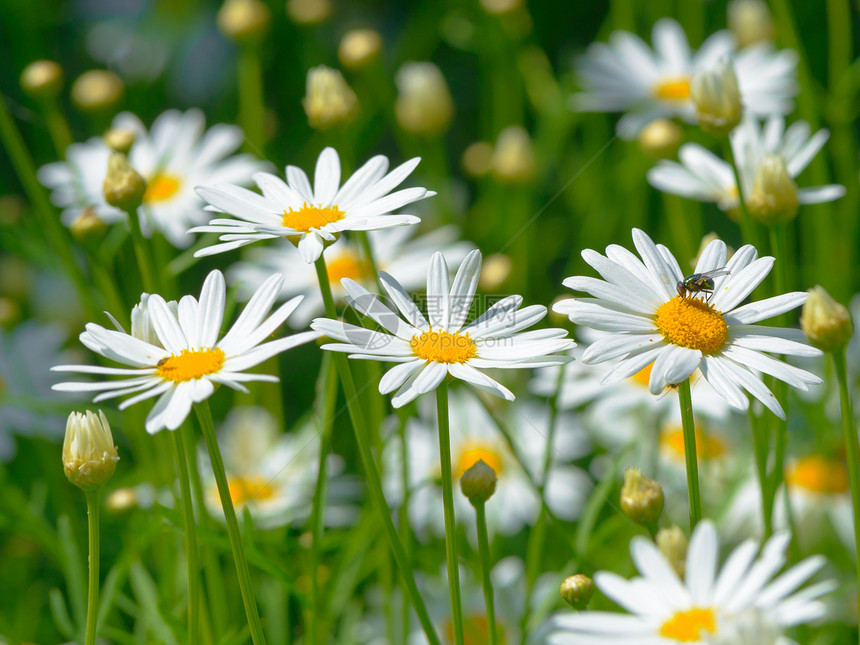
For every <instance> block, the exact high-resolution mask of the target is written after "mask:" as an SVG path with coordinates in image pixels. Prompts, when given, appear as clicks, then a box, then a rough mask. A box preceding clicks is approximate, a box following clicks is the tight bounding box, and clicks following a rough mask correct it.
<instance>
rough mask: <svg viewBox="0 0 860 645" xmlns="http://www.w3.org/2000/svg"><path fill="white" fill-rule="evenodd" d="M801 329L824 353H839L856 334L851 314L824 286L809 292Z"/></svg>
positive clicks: (804, 305)
mask: <svg viewBox="0 0 860 645" xmlns="http://www.w3.org/2000/svg"><path fill="white" fill-rule="evenodd" d="M800 328H801V329H802V330H803V333H804V334H806V337H807V338H808V339H809V342H810V343H812V344H813V345H814V346H815V347H817V348H818V349H820V350H821V351H823V352H839V351H841V350H842V348H843V347H845V345H847V344H848V341H849V340H851V336H852V334H853V333H854V325H853V324H852V322H851V314H850V313H849V312H848V309H846V308H845V306H844V305H842V304H840V303H838V302H836V301H835V300H834V299H833V298H831V297H830V294H829V293H827V291H825V289H824V287H822V286H820V285H819V286H815V287H813V288H812V289H810V290H809V297H808V298H807V299H806V302H805V303H803V311H802V313H801V314H800Z"/></svg>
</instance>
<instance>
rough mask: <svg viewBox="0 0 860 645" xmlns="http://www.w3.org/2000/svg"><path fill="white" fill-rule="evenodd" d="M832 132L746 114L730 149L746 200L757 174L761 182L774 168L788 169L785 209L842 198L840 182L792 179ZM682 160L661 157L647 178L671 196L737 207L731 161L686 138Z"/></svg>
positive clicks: (803, 123)
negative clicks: (809, 184) (805, 183)
mask: <svg viewBox="0 0 860 645" xmlns="http://www.w3.org/2000/svg"><path fill="white" fill-rule="evenodd" d="M829 137H830V133H829V132H828V131H827V130H819V131H818V132H816V133H815V134H812V135H811V131H810V128H809V124H808V123H807V122H806V121H797V122H795V123H793V124H792V125H790V126H789V127H788V128H786V127H785V120H784V119H783V118H782V117H781V116H779V115H772V116H770V117H769V118H768V119H767V121H766V122H765V123H764V125H763V126H762V125H761V124H760V123H759V121H758V119H757V118H755V117H751V116H747V117H746V118H745V119H744V120H743V122H742V123H741V125H740V126H739V127H737V128H735V130H734V131H733V132H732V134H731V135H730V141H731V146H732V154H733V155H734V157H735V159H736V160H737V163H738V171H739V174H740V177H741V189H742V190H743V194H744V197H746V198H747V201H748V205H750V206H753V205H754V204H749V201H750V199H751V198H752V197H753V195H754V194H755V187H756V177H757V176H760V180H759V183H760V184H761V183H762V182H763V181H764V180H765V179H766V172H767V169H768V167H770V168H771V170H770V173H771V174H773V173H774V172H775V171H779V172H780V173H781V172H782V171H783V170H784V172H785V175H786V176H787V180H786V179H785V177H784V178H783V182H782V190H780V191H779V195H778V196H779V197H780V199H779V200H778V201H781V202H783V204H784V206H783V207H784V208H791V207H792V206H793V207H794V208H795V209H796V207H797V206H798V205H800V204H818V203H821V202H830V201H833V200H835V199H839V198H840V197H842V196H843V195H844V194H845V187H844V186H840V185H835V184H831V185H827V186H817V187H814V188H798V187H797V186H796V185H795V184H794V179H795V178H796V177H797V176H798V175H800V173H801V172H803V171H804V169H805V168H806V167H807V166H808V165H809V163H810V162H811V161H812V160H813V159H814V158H815V155H816V154H818V152H819V151H820V150H821V148H822V147H824V144H825V143H827V139H828V138H829ZM678 159H679V162H675V161H668V160H662V161H660V162H658V164H657V165H656V166H654V168H652V169H651V170H649V171H648V181H649V182H650V183H651V185H652V186H654V187H655V188H657V189H659V190H662V191H664V192H667V193H671V194H673V195H680V196H681V197H688V198H690V199H695V200H698V201H702V202H715V203H716V204H717V206H718V207H719V208H720V209H721V210H724V211H729V212H732V211H735V210H736V209H737V208H738V205H739V201H738V186H737V182H736V181H735V175H734V171H733V170H732V166H731V164H730V163H729V162H728V161H726V160H724V159H721V158H720V157H718V156H717V155H715V154H714V153H713V152H711V151H710V150H707V149H706V148H703V147H702V146H700V145H699V144H697V143H685V144H684V145H682V146H681V148H680V150H679V151H678Z"/></svg>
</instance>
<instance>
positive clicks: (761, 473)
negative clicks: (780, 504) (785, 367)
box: [749, 405, 773, 540]
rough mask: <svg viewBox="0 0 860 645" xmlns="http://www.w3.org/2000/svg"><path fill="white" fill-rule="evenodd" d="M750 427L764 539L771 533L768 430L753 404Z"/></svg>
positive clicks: (771, 513)
mask: <svg viewBox="0 0 860 645" xmlns="http://www.w3.org/2000/svg"><path fill="white" fill-rule="evenodd" d="M749 417H750V427H751V428H752V437H753V449H754V451H755V462H756V470H757V471H758V482H759V490H760V491H761V513H762V525H763V527H764V539H765V540H766V539H767V538H769V537H770V536H771V535H772V534H773V498H771V497H770V495H768V486H769V485H768V471H767V458H768V455H769V454H770V431H769V428H768V426H767V424H766V423H764V419H762V418H761V417H757V416H756V414H755V412H754V411H753V406H752V405H751V406H750V407H749Z"/></svg>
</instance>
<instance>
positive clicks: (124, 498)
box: [105, 488, 137, 513]
mask: <svg viewBox="0 0 860 645" xmlns="http://www.w3.org/2000/svg"><path fill="white" fill-rule="evenodd" d="M105 506H106V507H107V508H108V510H111V511H114V512H117V513H119V512H122V511H127V510H129V509H132V508H134V507H136V506H137V491H136V490H135V489H133V488H117V489H116V490H115V491H112V492H111V494H110V495H108V497H107V499H106V500H105Z"/></svg>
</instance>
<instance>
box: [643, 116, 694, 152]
mask: <svg viewBox="0 0 860 645" xmlns="http://www.w3.org/2000/svg"><path fill="white" fill-rule="evenodd" d="M683 134H684V133H683V131H682V130H681V126H679V125H678V124H677V123H675V122H674V121H672V120H670V119H655V120H653V121H651V123H649V124H648V125H646V126H645V127H644V128H642V132H640V133H639V147H640V148H641V149H642V152H644V153H645V154H646V155H648V156H649V157H651V158H652V159H670V158H672V157H674V156H675V153H676V152H677V151H678V146H680V145H681V138H682V137H683Z"/></svg>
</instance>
